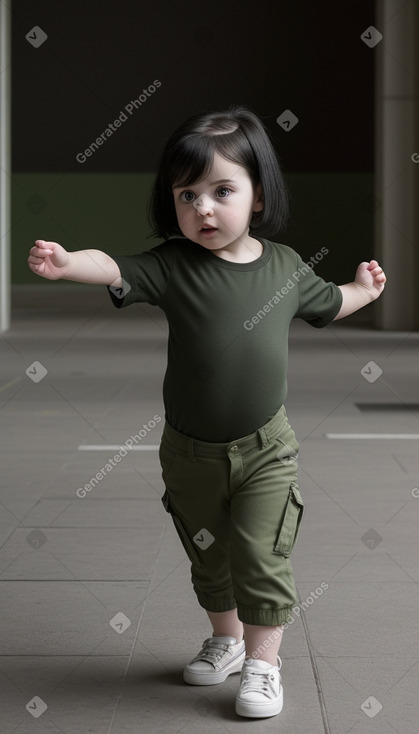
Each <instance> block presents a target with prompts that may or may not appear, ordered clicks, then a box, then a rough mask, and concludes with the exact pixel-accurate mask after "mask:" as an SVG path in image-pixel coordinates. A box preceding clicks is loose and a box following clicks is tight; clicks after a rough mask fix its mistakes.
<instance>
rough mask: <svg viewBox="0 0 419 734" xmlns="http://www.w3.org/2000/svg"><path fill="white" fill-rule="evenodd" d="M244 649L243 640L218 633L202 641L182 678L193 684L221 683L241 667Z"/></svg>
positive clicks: (210, 684) (209, 684) (244, 653)
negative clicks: (198, 650)
mask: <svg viewBox="0 0 419 734" xmlns="http://www.w3.org/2000/svg"><path fill="white" fill-rule="evenodd" d="M245 656H246V649H245V644H244V640H242V641H241V642H236V638H235V637H230V636H229V635H219V636H215V635H214V636H213V637H209V638H208V639H207V640H205V641H204V643H203V645H202V650H200V652H199V653H198V655H196V657H194V658H193V660H191V662H190V663H188V665H186V667H185V668H184V670H183V680H184V681H185V683H191V684H192V685H195V686H212V685H214V684H215V683H222V682H223V681H224V680H225V679H226V678H227V677H228V676H229V675H231V673H239V672H240V671H241V669H242V666H243V663H244V659H245Z"/></svg>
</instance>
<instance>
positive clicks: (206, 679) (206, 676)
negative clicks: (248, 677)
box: [183, 653, 246, 686]
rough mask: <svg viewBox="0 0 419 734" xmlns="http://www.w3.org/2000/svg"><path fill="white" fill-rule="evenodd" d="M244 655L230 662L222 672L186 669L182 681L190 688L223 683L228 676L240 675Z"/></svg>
mask: <svg viewBox="0 0 419 734" xmlns="http://www.w3.org/2000/svg"><path fill="white" fill-rule="evenodd" d="M245 657H246V654H245V653H243V655H240V657H239V658H237V660H235V661H232V663H230V665H227V666H226V667H225V668H224V669H223V670H219V671H217V672H215V671H214V672H207V671H202V672H198V671H192V670H188V668H187V667H186V668H185V669H184V671H183V680H184V681H185V683H189V685H192V686H213V685H216V684H217V683H223V681H225V680H226V679H227V678H228V676H229V675H232V673H240V672H241V669H242V667H243V663H244V660H245Z"/></svg>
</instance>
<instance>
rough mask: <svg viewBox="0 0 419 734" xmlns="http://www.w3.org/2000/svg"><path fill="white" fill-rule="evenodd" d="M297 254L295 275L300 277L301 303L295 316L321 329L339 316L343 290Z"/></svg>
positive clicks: (296, 277)
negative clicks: (325, 279) (327, 280)
mask: <svg viewBox="0 0 419 734" xmlns="http://www.w3.org/2000/svg"><path fill="white" fill-rule="evenodd" d="M296 256H297V268H296V270H295V272H294V273H293V277H294V278H295V279H298V291H299V305H298V310H297V312H296V313H295V314H294V317H295V318H300V319H304V321H307V323H309V324H310V326H315V327H316V328H318V329H320V328H322V327H323V326H327V325H328V324H330V322H331V321H333V319H334V318H335V316H337V314H338V313H339V311H340V308H341V305H342V298H343V297H342V291H341V290H340V288H339V286H337V285H336V284H335V283H333V282H331V281H329V282H326V281H324V280H323V278H321V277H320V276H319V275H316V273H315V272H314V271H313V268H312V267H311V266H310V265H308V264H307V263H304V262H303V260H302V259H301V257H300V255H298V253H296Z"/></svg>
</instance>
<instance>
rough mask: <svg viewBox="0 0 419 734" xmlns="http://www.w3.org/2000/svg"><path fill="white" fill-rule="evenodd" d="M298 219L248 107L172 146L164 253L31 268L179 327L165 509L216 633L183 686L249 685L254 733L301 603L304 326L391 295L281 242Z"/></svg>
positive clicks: (361, 270)
mask: <svg viewBox="0 0 419 734" xmlns="http://www.w3.org/2000/svg"><path fill="white" fill-rule="evenodd" d="M287 213H288V197H287V191H286V186H285V183H284V178H283V175H282V172H281V168H280V165H279V162H278V159H277V156H276V153H275V151H274V148H273V146H272V144H271V142H270V138H269V135H268V133H267V131H266V130H265V128H264V126H263V124H262V122H261V121H260V119H259V118H258V117H257V116H256V115H255V114H254V113H253V112H252V111H251V110H249V109H248V108H246V107H244V106H237V105H236V106H231V107H230V108H229V109H227V110H222V111H215V112H213V111H211V112H205V113H200V114H197V115H194V116H193V117H191V118H190V119H188V120H187V121H186V122H184V123H183V124H182V125H181V126H180V127H179V128H178V129H177V130H176V131H175V132H174V133H173V135H172V136H171V137H170V139H169V141H168V142H167V144H166V147H165V148H164V151H163V154H162V158H161V161H160V166H159V171H158V174H157V177H156V180H155V183H154V188H153V191H152V195H151V199H150V202H149V221H150V224H151V226H152V229H153V234H154V235H155V236H156V237H158V238H160V239H163V240H164V241H163V242H162V243H161V244H158V245H156V246H155V247H153V248H151V249H150V250H148V251H146V252H142V253H140V254H137V255H127V256H122V255H108V254H105V253H104V252H102V251H100V250H81V251H77V252H67V251H66V250H65V249H64V247H62V246H61V245H59V244H58V243H56V242H47V241H45V240H37V241H36V242H35V246H34V247H32V249H31V250H30V255H29V258H28V264H29V267H30V268H31V270H32V271H33V272H34V273H37V274H38V275H40V276H42V277H44V278H50V279H52V280H55V279H58V278H64V279H67V280H74V281H79V282H83V283H102V284H104V285H106V286H107V287H108V291H109V295H110V298H111V299H112V302H113V304H114V305H115V306H116V308H123V307H125V306H129V305H130V304H132V303H137V302H146V303H149V304H152V305H154V306H159V307H160V308H161V309H162V310H163V311H164V313H165V315H166V317H167V321H168V325H169V341H168V362H167V370H166V374H165V377H164V382H163V402H164V408H165V424H164V429H163V434H162V439H161V443H160V447H159V459H160V464H161V468H162V477H163V481H164V486H165V491H164V495H163V497H162V502H163V505H164V508H165V510H166V511H167V512H168V513H170V516H171V518H172V520H173V523H174V526H175V528H176V531H177V533H178V535H179V538H180V540H181V542H182V544H183V546H184V549H185V551H186V553H187V556H188V558H189V560H190V563H191V567H190V568H191V580H192V584H193V588H194V591H195V593H196V596H197V601H198V603H199V604H200V606H201V607H203V608H204V609H205V610H206V613H207V615H208V617H209V620H210V623H211V625H212V628H213V633H212V636H211V637H209V638H208V639H206V640H205V641H204V642H203V644H202V648H201V650H200V651H199V652H198V654H197V655H196V656H195V657H193V659H192V660H191V661H190V662H189V663H188V664H187V665H186V666H185V668H184V671H183V678H184V681H185V682H186V683H189V684H192V685H203V686H205V685H213V684H217V683H221V682H222V681H224V680H226V678H227V676H229V675H230V674H232V673H236V672H241V678H240V688H239V691H238V694H237V698H236V703H235V708H236V713H237V714H238V715H240V716H246V717H250V718H263V717H270V716H275V715H276V714H278V713H279V712H280V711H281V709H282V705H283V688H282V680H281V675H280V672H279V671H280V669H281V665H282V662H281V659H280V657H279V655H278V649H279V646H280V643H281V638H282V632H283V625H284V623H286V621H287V619H289V618H290V616H291V611H292V607H293V606H294V605H295V604H296V602H297V600H298V597H297V592H296V588H295V583H294V579H293V571H292V567H291V562H290V555H291V553H292V550H293V548H294V546H295V543H296V540H297V535H298V532H299V528H300V523H301V518H302V514H303V509H304V502H303V498H302V496H301V493H300V489H299V486H298V481H297V457H298V449H299V444H298V442H297V440H296V437H295V434H294V431H293V429H292V427H291V425H290V423H289V421H288V418H287V413H286V410H285V407H284V401H285V398H286V393H287V383H286V371H287V349H288V331H289V326H290V323H291V319H293V318H301V319H304V320H305V321H307V322H308V323H309V324H311V325H312V326H314V327H317V328H321V327H324V326H327V324H329V323H330V322H332V321H335V320H336V319H341V318H343V317H345V316H347V315H348V314H351V313H353V312H354V311H356V310H357V309H359V308H361V307H363V306H365V305H366V304H368V303H370V302H371V301H373V300H374V299H376V298H377V297H378V296H379V295H380V293H381V292H382V290H383V288H384V284H385V281H386V277H385V275H384V273H383V270H382V269H381V267H380V266H379V264H378V263H377V262H376V261H375V260H371V261H370V262H362V263H361V264H360V265H359V266H358V268H357V271H356V274H355V279H354V282H352V283H347V284H345V285H340V286H338V285H336V284H335V283H333V282H325V281H324V280H323V279H322V278H320V277H319V276H317V275H316V274H315V273H314V271H313V263H312V262H310V263H304V262H303V261H302V259H301V257H300V256H299V255H298V254H297V253H296V252H295V251H294V250H293V249H292V248H291V247H288V246H286V245H283V244H279V243H277V242H275V241H273V238H275V237H276V235H277V233H278V232H279V231H280V230H281V229H282V228H283V227H284V225H285V223H286V220H287ZM326 252H327V251H326Z"/></svg>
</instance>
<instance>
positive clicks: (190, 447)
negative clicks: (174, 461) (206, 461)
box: [188, 438, 196, 461]
mask: <svg viewBox="0 0 419 734" xmlns="http://www.w3.org/2000/svg"><path fill="white" fill-rule="evenodd" d="M188 456H189V458H190V460H191V461H196V458H195V454H194V450H193V438H188Z"/></svg>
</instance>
